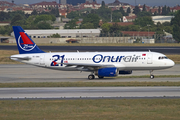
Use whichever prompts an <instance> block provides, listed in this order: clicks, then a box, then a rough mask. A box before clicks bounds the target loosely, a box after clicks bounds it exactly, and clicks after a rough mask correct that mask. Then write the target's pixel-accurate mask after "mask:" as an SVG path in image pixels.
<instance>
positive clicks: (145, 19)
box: [134, 16, 154, 27]
mask: <svg viewBox="0 0 180 120" xmlns="http://www.w3.org/2000/svg"><path fill="white" fill-rule="evenodd" d="M134 23H135V25H140V26H141V27H145V26H147V25H151V26H153V25H154V22H153V20H152V18H151V17H150V16H144V17H139V18H138V19H136V20H135V21H134Z"/></svg>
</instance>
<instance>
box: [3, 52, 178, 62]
mask: <svg viewBox="0 0 180 120" xmlns="http://www.w3.org/2000/svg"><path fill="white" fill-rule="evenodd" d="M14 54H19V52H18V51H13V50H0V64H20V63H19V62H16V61H13V60H10V59H9V57H10V56H11V55H14ZM167 57H168V58H170V59H172V60H173V61H174V62H175V63H176V64H180V55H167Z"/></svg>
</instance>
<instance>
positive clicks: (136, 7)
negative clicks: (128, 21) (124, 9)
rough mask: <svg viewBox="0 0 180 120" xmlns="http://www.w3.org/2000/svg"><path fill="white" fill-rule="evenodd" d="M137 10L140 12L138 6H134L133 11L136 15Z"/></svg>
mask: <svg viewBox="0 0 180 120" xmlns="http://www.w3.org/2000/svg"><path fill="white" fill-rule="evenodd" d="M139 12H140V9H139V7H138V6H135V8H134V11H133V13H134V14H136V15H137V14H138V13H139Z"/></svg>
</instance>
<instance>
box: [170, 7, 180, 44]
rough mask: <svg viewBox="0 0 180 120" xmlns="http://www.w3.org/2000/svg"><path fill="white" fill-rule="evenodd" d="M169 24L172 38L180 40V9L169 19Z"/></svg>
mask: <svg viewBox="0 0 180 120" xmlns="http://www.w3.org/2000/svg"><path fill="white" fill-rule="evenodd" d="M171 25H173V38H174V39H175V40H176V41H178V43H179V42H180V34H179V33H180V10H179V11H178V12H177V14H176V15H175V17H174V18H172V20H171Z"/></svg>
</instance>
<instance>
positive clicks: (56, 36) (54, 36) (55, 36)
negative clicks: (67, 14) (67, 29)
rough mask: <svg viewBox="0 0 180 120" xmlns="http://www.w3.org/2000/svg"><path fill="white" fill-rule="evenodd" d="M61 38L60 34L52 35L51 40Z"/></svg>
mask: <svg viewBox="0 0 180 120" xmlns="http://www.w3.org/2000/svg"><path fill="white" fill-rule="evenodd" d="M60 37H61V36H60V35H59V34H58V33H56V34H53V35H51V38H60Z"/></svg>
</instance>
